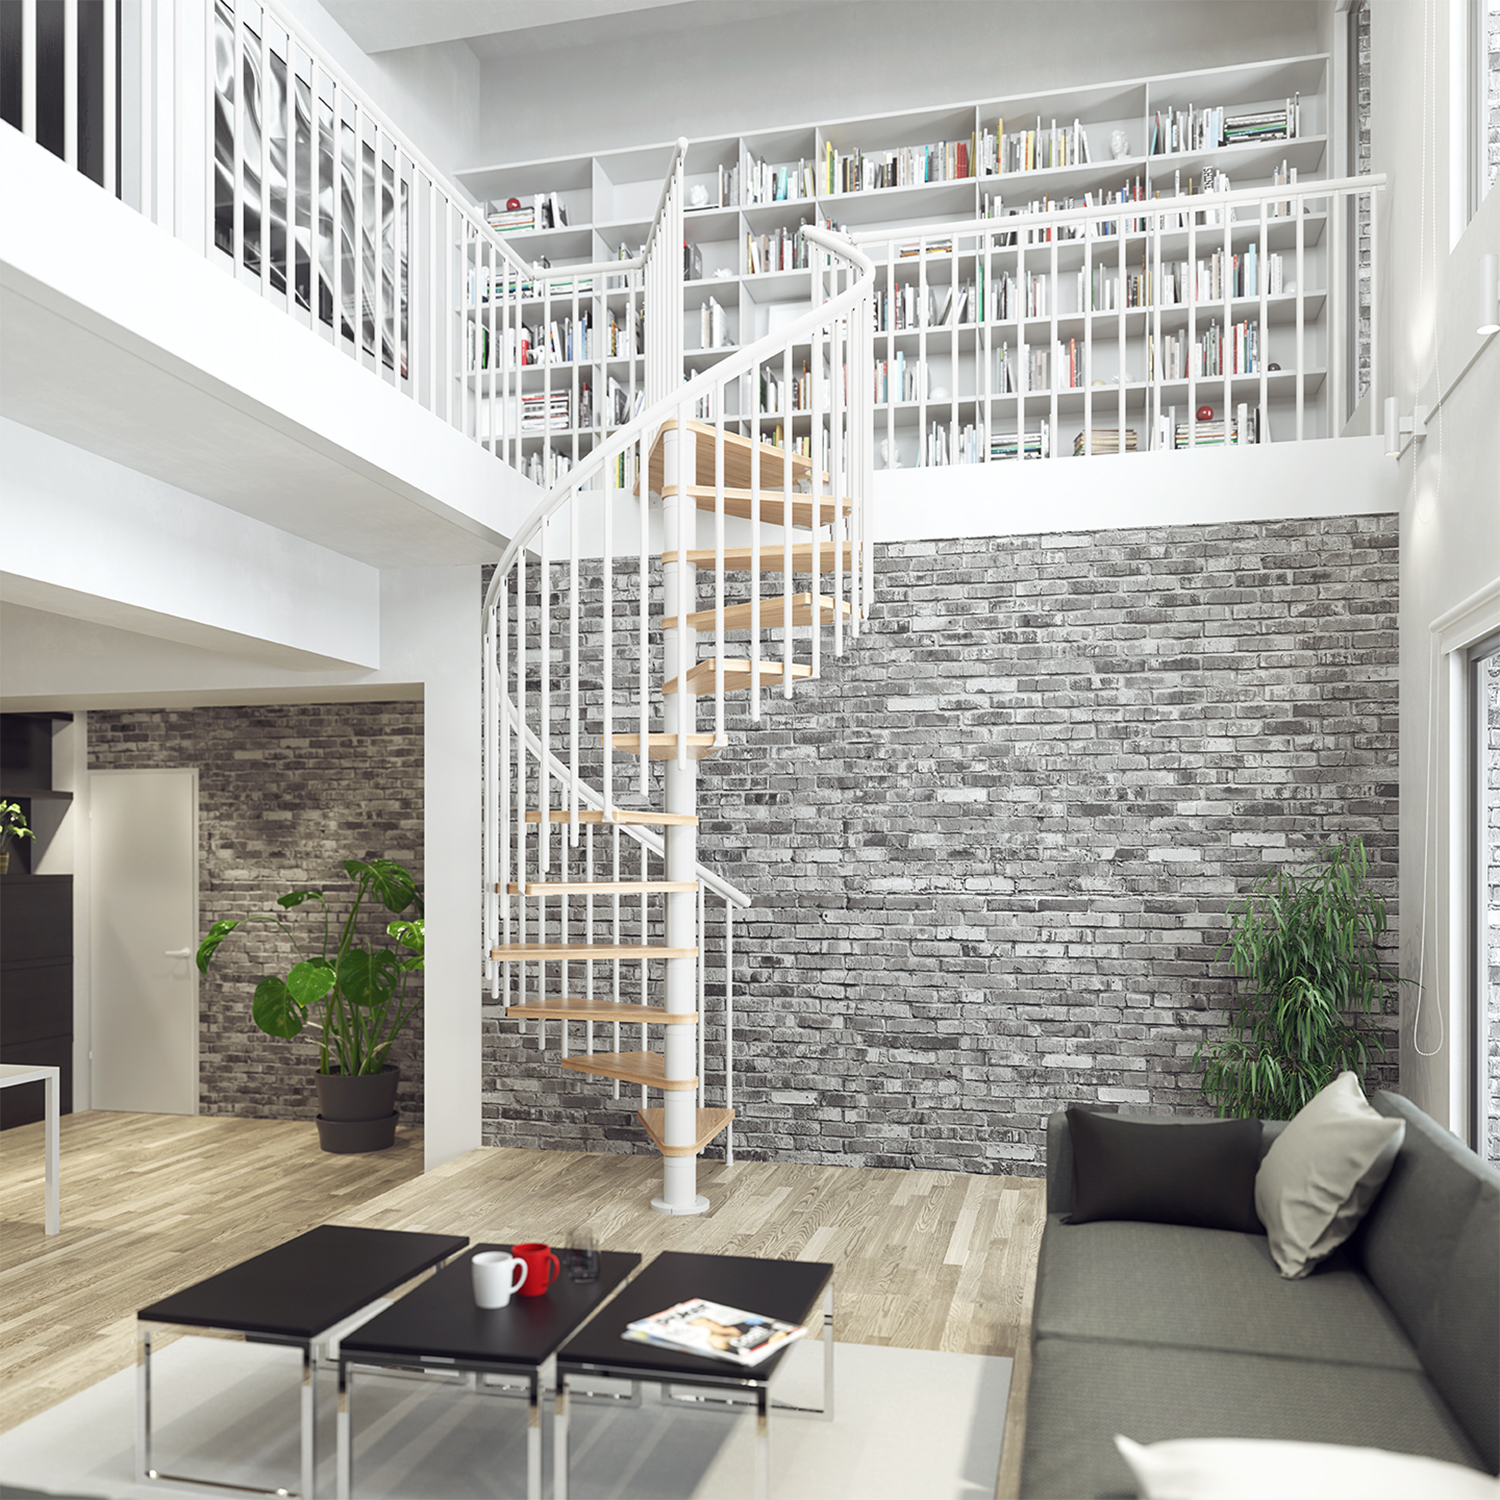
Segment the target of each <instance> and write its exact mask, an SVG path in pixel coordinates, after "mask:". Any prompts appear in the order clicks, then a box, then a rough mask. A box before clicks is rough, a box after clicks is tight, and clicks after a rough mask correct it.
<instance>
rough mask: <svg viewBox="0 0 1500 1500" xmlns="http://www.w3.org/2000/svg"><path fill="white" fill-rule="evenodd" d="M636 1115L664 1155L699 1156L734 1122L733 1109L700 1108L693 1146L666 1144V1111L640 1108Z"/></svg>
mask: <svg viewBox="0 0 1500 1500" xmlns="http://www.w3.org/2000/svg"><path fill="white" fill-rule="evenodd" d="M636 1116H637V1118H638V1119H639V1120H640V1122H641V1124H642V1125H643V1126H645V1129H646V1134H647V1135H648V1136H650V1137H651V1144H652V1145H653V1146H655V1147H656V1149H657V1150H658V1151H660V1152H661V1154H662V1155H663V1156H697V1155H698V1153H699V1152H700V1151H702V1150H703V1148H704V1147H705V1146H706V1145H708V1143H709V1142H710V1141H711V1140H713V1138H714V1137H715V1136H716V1135H718V1134H719V1133H720V1132H721V1131H723V1130H727V1129H728V1128H729V1126H730V1125H731V1124H733V1123H734V1111H733V1110H732V1109H700V1110H699V1111H698V1124H697V1128H696V1130H695V1131H694V1135H693V1144H692V1145H691V1146H664V1145H663V1144H662V1139H663V1137H664V1136H665V1135H666V1111H665V1110H663V1109H638V1110H636Z"/></svg>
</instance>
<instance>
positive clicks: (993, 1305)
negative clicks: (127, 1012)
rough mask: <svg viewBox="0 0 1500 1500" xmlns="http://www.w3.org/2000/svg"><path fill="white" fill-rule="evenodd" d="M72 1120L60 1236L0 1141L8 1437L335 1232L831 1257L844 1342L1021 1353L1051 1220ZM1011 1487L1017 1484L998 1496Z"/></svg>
mask: <svg viewBox="0 0 1500 1500" xmlns="http://www.w3.org/2000/svg"><path fill="white" fill-rule="evenodd" d="M63 1123H64V1136H63V1173H64V1176H63V1184H64V1187H63V1234H62V1236H61V1237H60V1239H58V1240H53V1241H46V1240H45V1239H44V1237H43V1235H42V1233H41V1228H40V1225H41V1208H42V1204H41V1167H40V1148H41V1141H40V1136H39V1131H40V1127H24V1128H23V1129H22V1130H13V1131H7V1132H6V1133H5V1135H4V1137H3V1138H0V1151H3V1155H0V1203H3V1205H4V1224H3V1229H4V1246H3V1259H0V1286H3V1288H4V1301H3V1305H0V1381H3V1383H4V1385H5V1387H6V1400H5V1403H4V1406H5V1410H4V1415H3V1416H0V1430H4V1428H5V1427H6V1426H9V1425H14V1424H15V1423H17V1422H19V1421H22V1420H24V1419H25V1418H26V1417H28V1416H32V1415H35V1414H36V1413H37V1412H38V1411H42V1410H45V1409H46V1408H47V1407H48V1406H50V1405H52V1404H53V1403H55V1402H56V1401H59V1400H61V1399H63V1398H64V1397H66V1396H68V1395H70V1394H71V1393H73V1392H74V1391H77V1390H81V1389H83V1388H84V1387H86V1386H87V1385H89V1384H91V1383H92V1382H93V1381H95V1380H99V1379H102V1378H103V1377H104V1376H105V1375H108V1374H111V1373H112V1372H113V1371H115V1370H118V1369H122V1368H124V1367H125V1366H126V1365H128V1364H129V1363H130V1361H131V1360H132V1359H133V1358H134V1342H133V1339H134V1317H133V1314H134V1312H135V1310H136V1309H137V1308H138V1307H142V1306H144V1305H145V1304H147V1303H148V1302H150V1301H152V1300H153V1299H155V1298H157V1297H160V1296H162V1295H165V1294H166V1293H167V1292H170V1291H172V1290H174V1289H176V1288H177V1287H180V1286H186V1285H188V1284H190V1283H191V1282H193V1281H196V1280H198V1279H199V1278H201V1277H203V1276H206V1275H209V1274H211V1273H212V1272H214V1271H216V1270H220V1269H222V1268H223V1267H225V1266H227V1265H231V1264H233V1263H234V1262H236V1261H238V1260H242V1259H244V1258H245V1257H246V1256H248V1255H252V1254H255V1253H256V1252H258V1251H260V1250H263V1249H266V1248H268V1247H270V1246H271V1245H274V1244H277V1243H279V1242H281V1241H282V1240H284V1239H287V1238H289V1237H291V1236H292V1235H294V1234H298V1233H301V1232H302V1231H303V1230H304V1229H307V1228H310V1227H311V1226H312V1225H314V1224H318V1223H324V1222H336V1223H342V1224H364V1225H369V1226H372V1227H375V1228H386V1229H418V1230H427V1231H432V1232H437V1233H446V1234H465V1235H468V1236H469V1238H470V1239H471V1240H474V1241H481V1240H494V1241H499V1242H502V1243H511V1242H514V1241H516V1240H521V1239H540V1240H545V1241H547V1242H548V1243H550V1244H566V1243H568V1242H569V1241H570V1240H571V1239H572V1238H573V1236H574V1234H575V1233H576V1232H577V1231H578V1230H580V1229H584V1228H587V1229H589V1230H591V1231H592V1232H593V1233H594V1235H595V1237H596V1238H597V1241H598V1243H599V1245H600V1247H601V1248H603V1249H609V1250H634V1251H637V1252H640V1253H641V1254H643V1255H644V1256H646V1257H647V1258H649V1257H650V1256H651V1255H652V1254H654V1253H655V1252H657V1251H659V1250H668V1249H676V1250H693V1251H701V1252H705V1253H710V1254H722V1255H761V1256H776V1257H782V1258H787V1259H796V1260H827V1261H831V1262H833V1263H834V1264H835V1265H836V1267H837V1274H836V1278H835V1283H834V1287H835V1298H836V1304H835V1316H836V1320H837V1327H836V1336H837V1337H838V1338H839V1339H840V1340H842V1341H845V1342H850V1343H867V1344H888V1345H894V1346H898V1347H902V1348H910V1349H936V1350H952V1351H958V1352H963V1353H973V1354H993V1355H1016V1354H1018V1353H1019V1354H1021V1355H1022V1356H1024V1352H1025V1344H1026V1341H1027V1333H1028V1330H1029V1327H1030V1320H1031V1295H1032V1287H1033V1282H1034V1279H1035V1269H1036V1258H1037V1247H1038V1244H1039V1242H1040V1238H1041V1231H1042V1226H1043V1224H1044V1222H1045V1199H1044V1192H1043V1187H1042V1184H1041V1183H1040V1182H1038V1181H1036V1180H1035V1179H1031V1178H1007V1177H978V1176H967V1175H965V1174H963V1173H958V1172H919V1171H910V1172H909V1171H898V1170H886V1169H869V1168H861V1167H820V1166H804V1165H798V1164H794V1163H776V1162H741V1163H738V1164H737V1165H735V1166H733V1167H726V1166H724V1165H723V1164H722V1163H721V1162H716V1161H704V1162H703V1163H702V1165H701V1167H700V1170H699V1190H700V1191H701V1192H703V1193H704V1194H706V1195H707V1197H708V1198H709V1201H710V1203H711V1204H712V1208H711V1210H710V1212H709V1213H707V1214H704V1215H700V1216H696V1217H692V1218H681V1219H674V1218H667V1217H665V1216H663V1215H661V1214H658V1213H655V1212H654V1211H653V1210H652V1208H651V1206H650V1200H651V1198H652V1196H653V1195H654V1194H655V1193H656V1192H657V1191H659V1188H660V1176H661V1168H660V1163H659V1162H658V1160H657V1159H656V1158H655V1157H654V1156H651V1157H647V1156H612V1155H602V1154H601V1155H594V1154H585V1153H581V1152H565V1151H523V1150H515V1149H486V1150H480V1151H472V1152H470V1153H468V1154H467V1155H466V1156H462V1157H459V1158H458V1159H457V1160H455V1161H452V1162H449V1163H448V1164H447V1165H446V1166H443V1167H440V1168H439V1169H438V1170H437V1171H435V1172H430V1173H427V1174H426V1175H419V1174H420V1171H421V1161H420V1158H421V1148H420V1142H419V1139H418V1138H417V1137H416V1136H415V1135H413V1134H411V1133H408V1132H404V1131H403V1132H402V1133H401V1137H400V1139H399V1144H398V1147H397V1149H396V1150H395V1151H393V1152H390V1153H382V1154H381V1155H380V1156H369V1157H334V1156H325V1155H324V1154H323V1153H321V1152H319V1151H318V1149H317V1139H316V1136H315V1134H314V1133H313V1132H312V1131H311V1130H310V1129H309V1128H308V1127H307V1126H306V1125H305V1124H301V1123H290V1124H286V1123H282V1122H273V1121H258V1120H228V1119H211V1118H198V1119H175V1118H172V1117H168V1116H152V1115H101V1114H93V1115H81V1116H74V1117H71V1118H70V1119H66V1120H64V1122H63ZM32 1130H35V1131H37V1132H38V1136H37V1139H36V1140H35V1141H34V1142H33V1141H31V1140H30V1139H29V1138H28V1134H27V1133H28V1132H29V1131H32ZM1021 1373H1022V1372H1021V1369H1020V1366H1019V1363H1018V1369H1017V1374H1018V1375H1020V1374H1021ZM1023 1392H1024V1384H1020V1385H1019V1388H1017V1389H1014V1390H1013V1395H1012V1402H1011V1410H1010V1412H1009V1413H1008V1414H1007V1424H1006V1425H1007V1436H1008V1437H1009V1436H1010V1434H1011V1433H1012V1432H1016V1433H1019V1430H1020V1421H1021V1418H1022V1416H1023V1413H1022V1411H1021V1410H1020V1405H1021V1399H1022V1395H1023ZM1018 1447H1019V1442H1016V1443H1015V1444H1012V1448H1013V1449H1014V1448H1018ZM1007 1467H1009V1466H1007ZM1012 1483H1013V1481H1011V1480H1009V1478H1008V1476H1007V1474H1006V1472H1004V1471H1002V1474H1001V1491H1000V1493H1001V1494H1005V1493H1007V1492H1008V1490H1009V1489H1010V1488H1011V1486H1012Z"/></svg>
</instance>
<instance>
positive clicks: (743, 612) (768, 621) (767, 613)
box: [660, 594, 854, 631]
mask: <svg viewBox="0 0 1500 1500" xmlns="http://www.w3.org/2000/svg"><path fill="white" fill-rule="evenodd" d="M791 599H792V624H793V625H811V624H812V623H813V596H812V595H811V594H793V595H792V596H791ZM786 600H787V596H786V595H785V594H771V595H768V596H766V597H765V598H763V599H762V600H761V601H760V625H761V629H762V630H775V629H777V628H778V627H780V626H784V625H785V624H786ZM835 607H837V613H839V614H841V615H842V616H843V617H844V618H845V619H846V620H847V619H849V618H850V617H851V616H852V615H853V613H854V606H853V605H852V604H850V603H849V601H848V600H847V599H835V598H834V597H833V596H832V595H831V594H819V595H818V620H817V623H818V624H820V625H826V624H829V623H830V622H831V621H832V620H833V617H834V613H835ZM680 618H681V617H680V616H678V615H673V616H672V617H671V619H664V620H663V621H662V622H661V627H660V628H661V629H662V630H680V629H681V628H682V627H681V626H680V625H679V624H678V621H679V619H680ZM687 623H688V629H689V630H698V631H709V630H717V629H718V628H719V627H718V622H717V620H716V618H715V616H714V611H713V610H711V609H695V610H694V611H693V612H692V614H690V615H689V616H688V617H687ZM750 624H751V616H750V605H749V603H748V602H746V603H742V604H726V605H725V606H724V629H725V630H749V628H750Z"/></svg>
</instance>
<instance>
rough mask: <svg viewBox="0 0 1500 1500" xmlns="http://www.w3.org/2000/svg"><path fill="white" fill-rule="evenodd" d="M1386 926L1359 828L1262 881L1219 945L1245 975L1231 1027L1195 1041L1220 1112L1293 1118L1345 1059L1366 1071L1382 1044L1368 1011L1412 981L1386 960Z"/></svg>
mask: <svg viewBox="0 0 1500 1500" xmlns="http://www.w3.org/2000/svg"><path fill="white" fill-rule="evenodd" d="M1385 927H1386V905H1385V902H1384V901H1383V900H1382V899H1381V898H1380V897H1379V896H1378V895H1376V894H1375V892H1374V891H1372V890H1371V889H1370V887H1369V856H1368V855H1367V854H1366V852H1365V846H1364V842H1363V841H1362V840H1360V839H1354V840H1352V841H1351V842H1349V843H1347V844H1343V845H1329V846H1327V847H1326V848H1325V849H1324V850H1323V851H1322V854H1321V859H1320V863H1318V864H1317V865H1315V866H1314V867H1313V868H1312V869H1310V870H1306V871H1304V872H1302V873H1300V874H1292V873H1288V872H1286V871H1278V872H1276V873H1275V874H1273V875H1267V876H1265V877H1264V878H1263V879H1261V880H1259V881H1257V882H1256V884H1255V886H1254V888H1253V890H1252V891H1251V893H1250V895H1249V896H1247V897H1246V898H1245V900H1244V902H1243V903H1241V905H1240V906H1239V907H1238V908H1236V909H1234V910H1233V911H1232V912H1231V925H1230V933H1229V939H1228V941H1227V942H1226V943H1225V944H1224V945H1223V947H1221V948H1220V949H1219V954H1220V956H1222V955H1223V954H1224V953H1225V952H1226V951H1227V952H1228V955H1229V963H1230V968H1231V970H1232V972H1233V973H1234V975H1235V977H1236V979H1237V981H1238V984H1237V986H1236V993H1235V998H1234V1000H1233V1001H1232V1002H1231V1005H1230V1010H1229V1034H1228V1035H1227V1036H1224V1037H1221V1038H1218V1039H1216V1040H1213V1041H1204V1042H1200V1043H1199V1044H1198V1046H1197V1048H1196V1049H1195V1050H1194V1052H1193V1066H1194V1067H1195V1068H1196V1067H1201V1068H1202V1069H1203V1084H1202V1090H1203V1093H1204V1095H1205V1097H1206V1098H1207V1099H1208V1100H1209V1102H1210V1103H1212V1104H1213V1105H1214V1106H1215V1108H1216V1109H1217V1110H1218V1113H1219V1114H1220V1115H1233V1116H1244V1117H1253V1116H1259V1117H1261V1118H1264V1119H1271V1120H1286V1119H1290V1118H1291V1117H1292V1116H1293V1115H1294V1114H1296V1112H1297V1111H1298V1110H1299V1109H1301V1108H1302V1106H1303V1105H1304V1104H1306V1103H1307V1101H1308V1100H1309V1099H1311V1098H1312V1097H1313V1095H1314V1094H1316V1093H1317V1092H1318V1091H1319V1090H1320V1089H1321V1088H1323V1087H1324V1085H1325V1084H1328V1083H1330V1082H1331V1081H1332V1080H1333V1079H1334V1078H1336V1077H1337V1076H1338V1075H1339V1074H1340V1073H1342V1072H1344V1071H1345V1070H1348V1069H1352V1070H1353V1071H1354V1072H1355V1073H1357V1074H1359V1075H1361V1076H1363V1074H1364V1071H1365V1069H1366V1067H1367V1066H1368V1065H1369V1063H1370V1061H1371V1059H1372V1058H1373V1057H1376V1056H1378V1055H1380V1054H1381V1053H1383V1051H1384V1048H1383V1047H1382V1046H1381V1043H1380V1041H1379V1038H1378V1037H1377V1036H1376V1035H1375V1034H1374V1031H1373V1029H1372V1028H1371V1026H1370V1024H1369V1022H1368V1020H1367V1019H1366V1018H1367V1017H1369V1016H1370V1015H1373V1014H1379V1013H1381V1012H1382V1011H1383V1010H1384V1009H1385V1004H1386V1001H1387V999H1388V998H1389V997H1390V996H1391V994H1392V993H1393V992H1394V991H1395V989H1396V986H1397V985H1399V984H1401V983H1405V982H1410V981H1403V980H1401V979H1400V978H1399V976H1398V975H1396V974H1395V972H1394V971H1393V970H1392V969H1391V968H1390V967H1389V966H1388V965H1386V964H1385V963H1383V962H1382V961H1381V958H1380V954H1379V949H1378V944H1379V941H1380V938H1381V935H1382V934H1383V933H1384V932H1385Z"/></svg>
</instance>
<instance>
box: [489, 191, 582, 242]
mask: <svg viewBox="0 0 1500 1500" xmlns="http://www.w3.org/2000/svg"><path fill="white" fill-rule="evenodd" d="M507 202H509V199H499V198H497V199H496V200H495V201H494V202H493V203H491V204H490V205H489V207H488V209H487V210H486V211H485V223H487V224H488V225H489V226H490V228H491V229H493V230H494V231H495V233H496V234H520V233H523V232H524V231H526V230H529V229H565V228H566V227H567V223H568V210H567V208H566V207H565V206H564V204H563V201H562V198H561V197H559V195H558V194H556V193H533V194H532V195H531V196H530V197H529V198H518V199H516V202H517V203H519V204H520V205H521V206H520V207H519V208H507V207H506V206H505V205H506V203H507Z"/></svg>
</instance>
